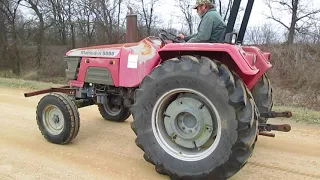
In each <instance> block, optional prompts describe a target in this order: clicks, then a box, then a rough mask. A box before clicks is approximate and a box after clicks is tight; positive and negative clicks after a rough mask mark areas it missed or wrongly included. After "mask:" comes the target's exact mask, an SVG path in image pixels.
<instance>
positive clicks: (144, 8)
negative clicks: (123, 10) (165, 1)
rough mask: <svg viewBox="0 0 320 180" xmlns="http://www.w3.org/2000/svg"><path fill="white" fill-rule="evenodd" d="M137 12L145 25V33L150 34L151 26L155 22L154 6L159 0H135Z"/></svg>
mask: <svg viewBox="0 0 320 180" xmlns="http://www.w3.org/2000/svg"><path fill="white" fill-rule="evenodd" d="M137 2H138V5H137V8H136V9H138V11H137V13H138V14H139V15H140V17H141V18H142V21H143V22H144V25H145V27H146V35H147V36H150V34H151V30H152V28H153V26H154V25H155V24H156V22H157V16H156V14H155V11H154V10H155V7H156V6H158V5H159V0H137Z"/></svg>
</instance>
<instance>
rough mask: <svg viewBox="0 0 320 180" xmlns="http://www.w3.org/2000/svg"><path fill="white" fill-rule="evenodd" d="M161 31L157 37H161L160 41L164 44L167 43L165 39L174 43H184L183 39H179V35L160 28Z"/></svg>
mask: <svg viewBox="0 0 320 180" xmlns="http://www.w3.org/2000/svg"><path fill="white" fill-rule="evenodd" d="M160 31H162V33H160V34H159V37H160V39H161V41H162V42H163V43H164V44H167V43H166V41H165V40H170V41H172V42H174V43H184V42H185V41H184V40H183V39H181V38H180V37H179V36H177V35H174V34H172V33H170V32H168V31H165V30H163V29H162V30H160ZM168 36H171V38H169V37H168Z"/></svg>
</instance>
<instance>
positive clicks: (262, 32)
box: [246, 24, 278, 44]
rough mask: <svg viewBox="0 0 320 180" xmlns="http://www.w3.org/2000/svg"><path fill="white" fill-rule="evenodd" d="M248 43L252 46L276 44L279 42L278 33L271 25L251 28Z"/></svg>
mask: <svg viewBox="0 0 320 180" xmlns="http://www.w3.org/2000/svg"><path fill="white" fill-rule="evenodd" d="M246 41H248V42H249V43H250V44H251V43H253V44H271V43H276V42H277V41H278V37H277V31H276V29H274V28H273V27H272V26H271V25H270V24H263V25H262V26H253V27H249V28H248V30H247V38H246Z"/></svg>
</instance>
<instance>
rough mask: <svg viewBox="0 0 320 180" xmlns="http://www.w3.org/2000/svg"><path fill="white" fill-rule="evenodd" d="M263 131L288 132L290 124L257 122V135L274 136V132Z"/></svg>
mask: <svg viewBox="0 0 320 180" xmlns="http://www.w3.org/2000/svg"><path fill="white" fill-rule="evenodd" d="M265 131H269V132H270V131H281V132H289V131H291V126H290V125H289V124H278V125H276V124H259V135H261V136H267V137H275V136H276V135H275V134H274V133H268V132H265Z"/></svg>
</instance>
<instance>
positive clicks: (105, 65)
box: [77, 58, 120, 86]
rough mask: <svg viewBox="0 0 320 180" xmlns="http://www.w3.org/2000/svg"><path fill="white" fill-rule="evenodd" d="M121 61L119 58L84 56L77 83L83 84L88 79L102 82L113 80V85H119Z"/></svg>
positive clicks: (93, 81) (88, 80)
mask: <svg viewBox="0 0 320 180" xmlns="http://www.w3.org/2000/svg"><path fill="white" fill-rule="evenodd" d="M119 62H120V61H119V59H106V58H82V60H81V63H80V68H79V74H78V79H77V81H78V82H77V83H78V84H81V83H82V82H86V81H87V82H92V83H101V84H103V83H111V82H113V83H112V84H113V85H115V86H118V85H119ZM88 73H89V74H88ZM80 82H81V83H80ZM110 85H111V84H110Z"/></svg>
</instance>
